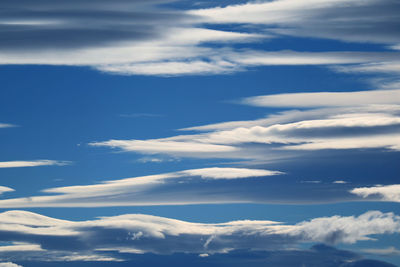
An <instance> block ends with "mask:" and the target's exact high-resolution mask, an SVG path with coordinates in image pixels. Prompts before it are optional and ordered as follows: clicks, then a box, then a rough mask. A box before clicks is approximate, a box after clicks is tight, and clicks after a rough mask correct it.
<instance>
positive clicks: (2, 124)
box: [0, 123, 15, 128]
mask: <svg viewBox="0 0 400 267" xmlns="http://www.w3.org/2000/svg"><path fill="white" fill-rule="evenodd" d="M11 127H15V125H13V124H9V123H0V128H11Z"/></svg>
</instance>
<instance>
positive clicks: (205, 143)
mask: <svg viewBox="0 0 400 267" xmlns="http://www.w3.org/2000/svg"><path fill="white" fill-rule="evenodd" d="M399 92H400V91H398V90H392V91H364V92H354V93H304V94H303V93H300V94H285V95H273V96H262V97H256V98H254V99H253V98H252V99H251V100H248V101H246V103H247V102H249V101H251V104H254V102H257V104H259V105H264V106H268V105H273V106H277V107H279V106H283V107H291V106H300V107H309V108H314V109H311V110H306V111H288V112H285V113H281V114H278V115H272V116H270V117H267V118H264V119H259V120H251V121H238V122H227V123H221V124H213V125H206V126H198V127H192V128H188V129H186V130H199V131H209V132H205V133H201V134H190V135H177V136H172V137H168V138H160V139H150V140H110V141H104V142H93V143H91V145H93V146H105V147H110V148H117V149H121V150H123V151H130V152H136V153H142V154H166V155H169V156H173V157H193V158H204V157H207V158H232V159H235V158H236V159H250V160H256V159H260V158H262V157H263V158H265V156H266V155H267V154H269V155H270V156H273V157H274V156H276V154H277V153H279V151H284V150H287V151H294V150H307V151H312V150H322V149H360V148H371V149H372V148H384V149H388V150H400V139H399V137H400V136H399V135H398V128H399V127H400V105H399V103H400V98H399V97H400V94H399ZM374 102H375V103H377V104H374ZM317 105H318V107H322V108H315V106H317ZM265 145H275V146H274V147H273V148H265V147H264V148H263V150H264V151H265V152H264V153H262V152H261V151H260V149H258V148H259V147H260V146H265ZM232 152H234V153H232ZM274 153H275V155H274Z"/></svg>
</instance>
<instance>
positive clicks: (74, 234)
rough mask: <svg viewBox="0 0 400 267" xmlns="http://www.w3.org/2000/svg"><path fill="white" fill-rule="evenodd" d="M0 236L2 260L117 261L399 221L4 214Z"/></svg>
mask: <svg viewBox="0 0 400 267" xmlns="http://www.w3.org/2000/svg"><path fill="white" fill-rule="evenodd" d="M0 232H1V239H2V241H3V242H11V243H10V245H8V246H5V247H4V248H3V249H2V250H0V255H1V256H2V258H13V257H16V256H18V255H19V256H20V257H21V258H20V259H19V260H29V259H32V258H33V259H36V260H53V261H54V260H85V259H86V260H99V261H102V260H107V261H113V260H114V261H118V260H124V255H127V254H128V255H129V254H131V255H132V254H133V255H134V254H143V253H154V254H173V253H180V252H184V253H194V254H203V255H205V254H207V255H212V254H215V253H229V252H230V251H235V250H264V251H268V250H271V251H279V250H283V249H284V248H295V247H296V245H297V244H299V243H304V242H305V243H314V242H323V243H327V244H338V243H348V244H352V243H355V242H357V241H361V240H369V239H370V238H371V237H370V236H371V235H374V236H377V235H380V234H393V233H396V234H397V233H399V232H400V218H399V217H398V216H396V215H394V214H392V213H381V212H378V211H370V212H367V213H365V214H362V215H360V216H359V217H353V216H349V217H341V216H333V217H324V218H315V219H313V220H310V221H304V222H301V223H298V224H294V225H287V224H282V223H278V222H273V221H249V220H245V221H232V222H227V223H218V224H203V223H190V222H185V221H180V220H175V219H169V218H163V217H156V216H150V215H142V214H126V215H120V216H114V217H101V218H98V219H96V220H89V221H79V222H73V221H66V220H58V219H53V218H49V217H45V216H42V215H39V214H35V213H31V212H26V211H7V212H3V213H1V214H0ZM111 252H112V253H111ZM89 255H91V258H90V257H89Z"/></svg>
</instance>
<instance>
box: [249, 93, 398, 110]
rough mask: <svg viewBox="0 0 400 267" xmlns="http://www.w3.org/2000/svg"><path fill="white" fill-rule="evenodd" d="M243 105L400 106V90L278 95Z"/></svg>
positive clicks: (252, 98)
mask: <svg viewBox="0 0 400 267" xmlns="http://www.w3.org/2000/svg"><path fill="white" fill-rule="evenodd" d="M243 103H244V104H247V105H252V106H259V107H302V108H315V107H354V106H365V105H398V104H399V103H400V90H371V91H357V92H317V93H293V94H277V95H266V96H256V97H249V98H246V99H244V100H243Z"/></svg>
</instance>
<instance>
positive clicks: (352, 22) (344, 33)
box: [189, 0, 399, 44]
mask: <svg viewBox="0 0 400 267" xmlns="http://www.w3.org/2000/svg"><path fill="white" fill-rule="evenodd" d="M398 10H399V4H398V3H397V2H395V1H390V0H383V1H378V0H367V1H353V0H328V1H326V0H311V1H306V2H305V1H295V0H275V1H256V2H248V3H244V4H237V5H228V6H226V7H216V8H207V9H198V10H192V11H189V14H193V15H197V16H199V18H198V20H200V21H202V22H205V23H207V22H208V23H217V24H235V23H238V24H239V23H240V24H253V25H262V26H263V27H262V28H263V29H264V30H265V31H268V32H272V33H277V34H284V35H292V36H293V35H294V36H307V37H319V38H331V39H336V40H337V39H339V40H345V41H352V42H377V43H389V44H393V43H398V41H399V37H398V36H396V34H398V29H396V27H397V28H398V21H399V20H398V19H399V15H398ZM382 12H384V13H385V15H386V16H385V19H384V20H382V16H381V14H382ZM260 27H261V26H260ZM364 27H368V29H369V30H368V31H365V28H364ZM383 28H385V32H382V29H383ZM380 31H381V32H380Z"/></svg>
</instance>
